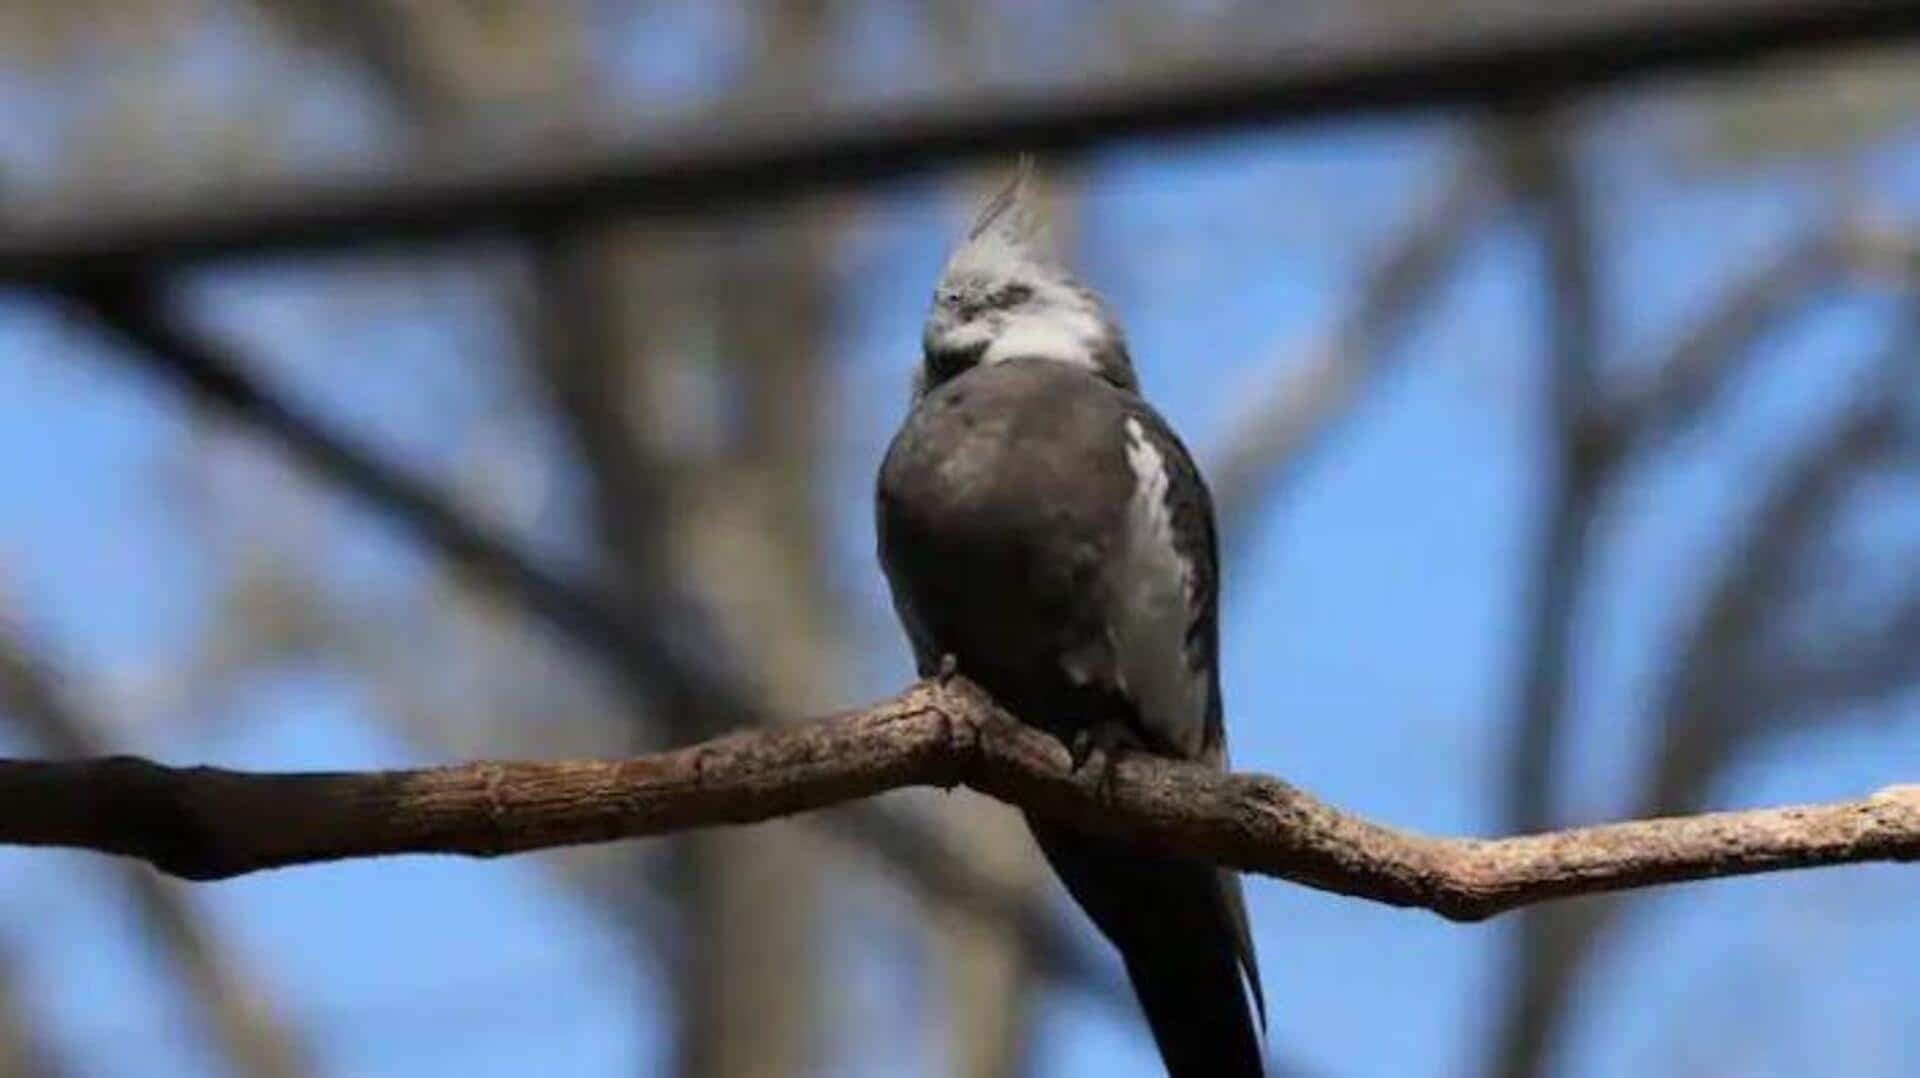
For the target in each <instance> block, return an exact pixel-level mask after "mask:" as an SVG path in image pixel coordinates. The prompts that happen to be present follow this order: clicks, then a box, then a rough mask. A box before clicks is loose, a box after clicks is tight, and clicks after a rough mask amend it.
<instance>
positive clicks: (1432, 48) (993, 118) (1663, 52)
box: [0, 0, 1920, 284]
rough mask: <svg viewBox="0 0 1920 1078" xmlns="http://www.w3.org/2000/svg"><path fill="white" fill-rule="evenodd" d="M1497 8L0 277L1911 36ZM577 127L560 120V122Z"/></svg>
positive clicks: (18, 268) (523, 165)
mask: <svg viewBox="0 0 1920 1078" xmlns="http://www.w3.org/2000/svg"><path fill="white" fill-rule="evenodd" d="M1521 11H1522V9H1517V8H1516V9H1515V13H1514V14H1512V15H1510V16H1509V17H1508V18H1507V19H1506V20H1505V21H1504V22H1503V24H1502V25H1499V26H1498V27H1496V28H1493V29H1489V28H1488V27H1487V26H1486V25H1485V24H1483V23H1479V22H1476V21H1474V20H1463V21H1462V22H1461V23H1460V24H1459V25H1458V26H1456V27H1454V28H1452V29H1451V30H1447V31H1435V32H1432V33H1423V34H1420V35H1414V36H1408V35H1400V36H1393V37H1388V38H1374V37H1369V36H1359V37H1356V38H1355V39H1354V40H1352V41H1335V42H1315V43H1314V47H1313V48H1310V49H1302V48H1293V49H1288V50H1286V51H1285V52H1282V53H1279V54H1278V55H1276V56H1275V57H1274V58H1272V59H1270V60H1267V61H1265V62H1262V63H1257V64H1229V65H1224V66H1217V67H1210V68H1207V69H1206V70H1204V71H1200V72H1186V73H1183V75H1182V76H1181V77H1179V78H1162V79H1157V80H1154V81H1151V82H1144V83H1136V84H1131V85H1093V86H1086V87H1076V88H1061V87H1058V86H1048V87H1045V88H1044V89H1041V90H1037V91H1035V90H1028V91H1024V92H1018V93H1010V94H1009V93H1002V94H991V95H978V96H974V95H970V96H969V98H968V99H966V100H964V101H945V102H939V103H934V104H930V105H921V106H915V107H910V108H902V107H900V106H899V105H897V104H889V105H887V106H885V107H884V108H882V109H877V110H863V111H855V112H849V113H846V114H842V115H839V116H836V117H818V118H810V119H809V120H808V122H806V123H794V122H793V117H792V116H791V115H788V114H785V113H781V114H770V115H769V116H768V118H767V120H766V122H765V123H764V124H761V125H759V126H756V127H753V128H751V129H745V128H729V129H727V130H721V131H700V130H691V131H681V132H678V133H677V134H676V135H675V136H674V137H672V138H671V139H650V140H648V141H647V142H646V143H645V145H643V146H640V147H621V148H616V149H610V150H601V151H597V152H595V151H577V150H576V151H573V152H570V153H569V154H565V155H559V154H525V155H520V156H518V157H517V158H515V159H513V160H511V161H501V160H492V161H487V162H483V163H480V164H473V163H467V164H455V163H446V164H443V165H441V166H439V167H436V168H434V169H432V170H422V171H420V172H418V173H414V174H411V175H409V176H407V177H406V178H404V179H402V180H398V181H396V180H393V179H380V180H376V181H371V182H366V183H354V182H348V181H345V180H341V179H337V178H336V179H332V180H326V181H316V182H313V183H307V184H289V185H287V186H283V187H279V188H275V189H271V190H265V191H260V190H256V191H253V192H250V193H249V192H242V191H229V192H224V193H221V194H220V195H219V196H218V197H213V198H204V197H203V198H196V199H195V200H194V201H193V202H192V203H190V204H185V205H173V206H155V205H151V204H149V205H146V206H142V207H136V208H130V209H129V210H128V211H126V212H122V213H107V212H101V210H100V208H99V207H90V208H89V209H88V212H86V213H84V214H70V215H67V216H64V217H60V218H55V219H48V218H43V219H40V220H33V219H23V218H21V217H20V216H19V215H14V216H12V217H10V219H9V227H8V230H7V235H6V237H5V239H4V240H0V282H6V283H11V284H32V283H41V284H45V283H50V282H57V281H62V280H70V279H73V278H75V277H77V276H85V275H87V274H89V273H92V272H96V271H98V270H99V269H100V268H102V267H111V266H126V265H130V264H135V263H144V264H146V265H147V266H149V267H151V268H155V269H160V268H167V267H174V266H179V265H182V264H186V263H191V262H199V261H205V260H209V259H219V258H232V257H236V256H245V255H260V254H267V253H276V254H286V253H292V252H306V253H311V252H314V251H321V250H342V249H346V248H354V247H366V246H369V245H373V244H395V243H422V242H436V241H444V240H448V239H455V238H460V237H473V236H482V235H498V234H501V233H507V232H519V233H523V234H524V233H529V232H539V231H546V230H549V229H553V228H563V227H567V226H569V225H571V224H574V223H577V222H579V221H582V220H585V219H588V218H593V217H603V216H607V215H609V214H611V213H646V212H654V213H662V212H684V211H687V210H690V209H695V208H718V207H722V206H726V205H739V204H742V203H746V202H752V201H756V200H765V199H768V198H771V197H774V196H777V195H782V194H791V193H795V192H799V191H806V190H821V189H825V188H827V187H830V186H840V187H845V186H847V185H851V184H856V183H875V182H880V181H883V180H889V179H897V178H900V177H903V176H906V175H909V174H912V173H915V172H918V171H923V170H925V169H928V168H930V167H932V166H935V165H955V164H960V163H964V162H967V161H978V160H982V159H986V158H989V157H995V156H1006V155H1010V154H1013V153H1017V152H1023V151H1026V152H1035V153H1045V154H1055V155H1058V154H1068V153H1074V152H1081V151H1085V150H1087V149H1088V148H1090V147H1093V146H1095V145H1098V144H1101V143H1108V142H1112V141H1115V140H1119V139H1126V138H1139V137H1144V136H1151V135H1170V134H1199V133H1205V132H1216V131H1222V130H1228V129H1234V128H1244V127H1250V126H1255V125H1267V126H1271V125H1275V124H1280V123H1287V122H1301V121H1306V120H1313V119H1320V118H1324V117H1327V116H1330V115H1354V114H1361V113H1366V112H1377V111H1381V110H1386V109H1421V110H1430V109H1438V108H1446V107H1459V106H1490V107H1494V108H1504V107H1508V106H1511V105H1513V104H1514V103H1515V102H1517V101H1522V100H1542V99H1547V98H1553V97H1564V96H1567V95H1569V94H1572V93H1574V92H1576V91H1579V90H1584V89H1592V88H1594V87H1598V86H1604V85H1611V84H1617V83H1620V82H1622V81H1625V80H1628V79H1633V78H1645V77H1648V76H1653V75H1660V74H1670V73H1673V72H1681V71H1687V72H1696V73H1697V72H1705V71H1710V70H1713V69H1717V68H1725V67H1729V66H1733V65H1736V64H1742V63H1752V62H1755V61H1758V60H1762V59H1766V58H1769V57H1778V56H1782V55H1787V54H1793V53H1805V52H1808V51H1810V50H1813V49H1819V48H1834V47H1839V46H1847V45H1868V46H1872V45H1885V44H1889V43H1893V42H1897V41H1900V40H1903V39H1911V38H1913V37H1915V36H1916V35H1920V7H1916V6H1915V5H1913V4H1911V3H1908V2H1907V0H1857V2H1854V3H1848V4H1845V5H1835V4H1831V3H1826V2H1822V0H1696V2H1694V3H1690V4H1687V5H1684V6H1679V7H1675V6H1671V5H1667V6H1663V5H1655V4H1635V5H1632V8H1631V10H1627V11H1620V10H1615V9H1614V6H1612V5H1593V6H1591V7H1566V6H1559V5H1555V6H1546V5H1540V6H1538V10H1537V11H1532V10H1528V11H1526V12H1525V13H1521ZM570 141H571V142H572V143H578V142H579V141H580V140H579V139H578V138H577V137H576V138H573V139H572V140H570Z"/></svg>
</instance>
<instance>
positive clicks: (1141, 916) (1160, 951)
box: [1027, 817, 1266, 1078]
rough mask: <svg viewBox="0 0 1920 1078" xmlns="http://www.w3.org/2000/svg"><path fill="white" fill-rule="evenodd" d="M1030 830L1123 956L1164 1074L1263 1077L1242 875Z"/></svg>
mask: <svg viewBox="0 0 1920 1078" xmlns="http://www.w3.org/2000/svg"><path fill="white" fill-rule="evenodd" d="M1027 823H1028V826H1029V827H1031V828H1032V829H1033V834H1034V838H1036V839H1038V840H1039V843H1040V849H1041V851H1042V852H1043V853H1045V854H1046V856H1047V861H1048V862H1049V863H1050V864H1052V865H1053V870H1054V872H1056V873H1058V874H1059V876H1060V879H1061V881H1062V882H1063V883H1065V884H1066V885H1067V890H1068V892H1069V893H1071V894H1072V895H1073V897H1074V901H1076V902H1078V903H1079V904H1080V907H1081V908H1082V909H1084V910H1086V911H1087V915H1088V916H1089V917H1091V918H1093V923H1094V924H1096V925H1098V926H1099V928H1100V931H1101V932H1103V933H1105V934H1106V937H1107V939H1109V940H1111V941H1112V942H1113V945H1114V946H1115V947H1117V948H1119V951H1120V956H1121V958H1122V959H1124V960H1125V962H1126V966H1127V976H1128V978H1129V979H1130V980H1132V981H1133V991H1134V994H1135V995H1136V996H1138V997H1139V999H1140V1008H1141V1010H1143V1011H1145V1012H1146V1015H1147V1025H1148V1026H1149V1027H1150V1028H1151V1029H1152V1030H1153V1039H1154V1042H1155V1043H1156V1044H1157V1045H1158V1046H1159V1048H1160V1058H1161V1060H1162V1061H1163V1062H1165V1063H1166V1066H1167V1073H1168V1075H1170V1076H1171V1078H1260V1076H1261V1075H1262V1074H1263V1073H1264V1071H1263V1068H1262V1065H1261V1051H1260V1037H1259V1035H1258V1034H1257V1033H1256V1032H1255V1030H1254V1016H1255V1010H1256V1008H1257V1009H1258V1012H1259V1015H1260V1025H1261V1028H1262V1029H1264V1028H1265V1026H1266V1004H1265V1002H1264V1000H1262V999H1261V989H1260V974H1259V971H1258V969H1257V968H1256V966H1255V964H1254V959H1253V946H1252V941H1251V940H1250V939H1249V937H1248V934H1247V920H1246V914H1245V912H1244V910H1243V909H1242V907H1241V901H1240V881H1239V879H1238V877H1236V876H1234V875H1233V874H1232V873H1229V872H1223V871H1221V870H1220V869H1218V868H1215V867H1214V866H1212V865H1209V864H1205V863H1202V862H1197V861H1188V860H1181V859H1173V858H1165V857H1159V856H1155V855H1151V854H1142V853H1138V852H1135V851H1132V850H1128V849H1124V848H1122V847H1120V846H1116V845H1113V844H1111V843H1107V842H1103V841H1101V840H1099V839H1095V838H1090V837H1088V836H1086V835H1084V834H1081V833H1079V832H1076V831H1071V830H1066V829H1063V828H1060V827H1057V826H1055V825H1053V824H1050V823H1047V822H1045V821H1042V820H1037V819H1034V818H1032V817H1028V820H1027ZM1243 970H1244V971H1245V976H1246V982H1245V985H1246V987H1244V988H1243V987H1242V981H1241V976H1242V971H1243ZM1249 988H1250V989H1251V990H1252V995H1253V998H1252V999H1251V1000H1249V999H1248V991H1247V990H1248V989H1249Z"/></svg>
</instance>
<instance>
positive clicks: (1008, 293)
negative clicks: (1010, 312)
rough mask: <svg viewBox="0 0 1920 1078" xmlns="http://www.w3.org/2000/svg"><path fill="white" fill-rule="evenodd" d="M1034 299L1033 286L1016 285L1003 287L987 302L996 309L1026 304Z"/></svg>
mask: <svg viewBox="0 0 1920 1078" xmlns="http://www.w3.org/2000/svg"><path fill="white" fill-rule="evenodd" d="M1032 298H1033V287H1032V286H1031V285H1024V284H1019V283H1015V284H1009V285H1002V286H1001V287H1000V288H999V289H998V290H997V291H995V292H994V294H993V295H992V296H989V297H988V298H987V302H988V304H989V305H991V306H994V307H1013V306H1017V305H1019V304H1022V303H1025V302H1026V301H1028V300H1030V299H1032Z"/></svg>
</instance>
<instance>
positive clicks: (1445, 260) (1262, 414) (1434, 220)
mask: <svg viewBox="0 0 1920 1078" xmlns="http://www.w3.org/2000/svg"><path fill="white" fill-rule="evenodd" d="M1480 166H1481V162H1480V160H1479V152H1478V150H1476V151H1474V152H1473V153H1472V154H1471V159H1470V160H1469V161H1467V162H1465V163H1463V164H1462V165H1461V166H1460V167H1459V169H1458V171H1457V172H1456V174H1455V175H1454V176H1453V177H1452V178H1450V179H1449V180H1448V181H1447V182H1446V183H1445V185H1444V187H1443V190H1442V191H1441V192H1440V193H1439V195H1438V197H1437V198H1435V199H1434V201H1433V204H1432V205H1431V206H1429V207H1428V208H1426V209H1425V210H1423V211H1422V212H1421V214H1420V215H1419V217H1418V218H1417V219H1416V220H1415V221H1414V222H1413V224H1412V225H1411V226H1409V227H1408V228H1407V230H1406V231H1405V232H1404V233H1403V234H1402V235H1401V236H1400V237H1399V238H1398V239H1397V240H1396V241H1395V242H1394V243H1393V244H1391V245H1390V246H1389V247H1388V249H1387V250H1386V252H1385V253H1384V254H1383V255H1382V256H1381V257H1380V258H1379V260H1378V261H1377V262H1376V263H1374V265H1373V266H1372V267H1371V268H1370V269H1369V270H1368V272H1367V273H1366V274H1365V276H1364V278H1363V279H1362V280H1361V281H1360V282H1359V284H1358V285H1357V288H1356V291H1357V297H1356V299H1355V300H1354V302H1353V305H1352V306H1351V307H1350V308H1349V309H1348V310H1347V311H1346V313H1345V314H1344V315H1343V316H1342V317H1341V319H1340V321H1339V323H1338V324H1337V325H1336V326H1335V327H1334V328H1333V330H1332V332H1331V334H1330V335H1329V337H1328V339H1327V340H1326V341H1324V342H1322V343H1321V344H1319V345H1317V346H1316V347H1315V349H1314V351H1313V353H1312V354H1311V355H1310V356H1308V357H1307V358H1305V359H1304V360H1303V361H1300V362H1295V363H1289V364H1288V365H1287V366H1286V367H1284V368H1283V369H1282V370H1281V372H1280V376H1279V378H1278V379H1277V381H1276V384H1275V385H1274V387H1273V388H1272V389H1271V390H1269V391H1268V392H1266V393H1264V394H1262V395H1261V398H1260V400H1259V402H1258V403H1257V404H1256V405H1255V406H1254V407H1253V408H1251V409H1249V410H1248V411H1247V412H1246V413H1245V414H1244V415H1242V416H1241V417H1240V418H1238V419H1237V420H1236V421H1235V422H1234V424H1233V426H1232V428H1231V429H1230V430H1229V431H1228V433H1227V435H1226V437H1225V438H1224V439H1223V440H1222V443H1221V447H1220V449H1219V450H1218V451H1216V452H1215V453H1214V455H1213V464H1212V467H1211V468H1209V469H1208V474H1209V475H1210V476H1211V477H1212V481H1213V491H1214V504H1215V505H1217V506H1219V516H1220V534H1221V535H1222V537H1223V542H1224V544H1225V545H1226V546H1227V547H1228V549H1229V551H1231V550H1232V549H1234V548H1237V547H1239V546H1241V545H1243V544H1244V542H1245V536H1246V535H1247V533H1248V532H1249V531H1250V530H1251V528H1252V521H1253V519H1254V518H1255V517H1256V516H1258V512H1259V507H1260V506H1261V505H1263V504H1265V503H1267V502H1269V501H1270V500H1271V497H1270V496H1271V494H1272V492H1273V491H1274V490H1275V488H1277V487H1278V486H1280V485H1281V484H1282V483H1283V482H1285V481H1286V479H1287V478H1288V477H1290V476H1292V475H1294V474H1297V472H1298V469H1299V466H1300V464H1301V462H1302V461H1303V460H1304V459H1305V458H1306V456H1307V454H1308V452H1309V451H1310V450H1311V449H1312V448H1313V447H1314V445H1315V444H1317V443H1318V442H1319V441H1320V440H1321V439H1322V438H1323V437H1324V436H1325V435H1326V433H1327V432H1328V431H1329V430H1330V429H1331V428H1332V427H1333V426H1334V425H1335V424H1336V423H1337V422H1338V421H1339V419H1340V418H1341V417H1342V416H1344V415H1347V414H1349V413H1350V412H1351V410H1352V406H1353V404H1354V402H1355V399H1356V398H1357V397H1359V396H1360V394H1361V393H1362V392H1363V391H1364V390H1365V389H1366V387H1367V386H1369V385H1372V384H1374V382H1375V380H1376V378H1377V376H1379V375H1380V374H1382V373H1384V371H1385V369H1386V368H1387V367H1388V366H1389V363H1388V361H1389V360H1390V359H1393V358H1394V357H1395V356H1396V355H1398V351H1397V349H1396V345H1397V344H1398V343H1399V341H1400V339H1401V337H1402V336H1403V334H1404V333H1405V332H1406V328H1407V325H1408V323H1410V322H1411V321H1412V320H1413V318H1414V316H1415V315H1416V314H1418V312H1419V311H1420V309H1421V306H1422V301H1423V300H1424V299H1425V298H1426V297H1427V296H1429V295H1430V294H1432V293H1433V291H1434V290H1435V289H1436V288H1437V287H1438V285H1439V284H1440V282H1441V281H1442V280H1443V279H1444V277H1445V274H1446V271H1447V269H1448V268H1449V267H1450V266H1451V265H1452V264H1453V262H1454V260H1455V257H1456V255H1457V254H1458V252H1459V250H1460V248H1461V246H1462V245H1463V244H1465V242H1466V240H1467V238H1468V237H1469V236H1471V235H1473V233H1474V230H1475V229H1476V228H1477V227H1478V226H1479V225H1480V224H1481V222H1482V221H1483V220H1484V218H1485V216H1486V211H1487V210H1488V209H1489V208H1490V207H1491V206H1492V204H1493V203H1494V201H1495V197H1494V191H1493V189H1492V187H1491V185H1490V184H1489V183H1488V182H1487V180H1488V177H1487V176H1486V174H1485V170H1484V169H1483V168H1482V167H1480Z"/></svg>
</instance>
